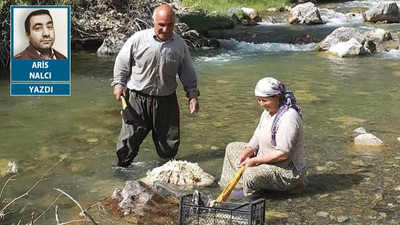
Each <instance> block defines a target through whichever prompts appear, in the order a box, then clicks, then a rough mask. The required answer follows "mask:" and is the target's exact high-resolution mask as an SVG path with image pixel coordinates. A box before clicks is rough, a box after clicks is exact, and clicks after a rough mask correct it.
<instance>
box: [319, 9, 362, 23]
mask: <svg viewBox="0 0 400 225" xmlns="http://www.w3.org/2000/svg"><path fill="white" fill-rule="evenodd" d="M320 13H321V19H322V21H324V23H325V25H327V26H342V25H349V24H360V23H363V22H364V19H363V17H362V15H361V14H360V13H347V14H344V13H341V12H336V11H334V10H332V9H320Z"/></svg>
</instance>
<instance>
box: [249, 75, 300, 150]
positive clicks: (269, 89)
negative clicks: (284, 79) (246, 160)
mask: <svg viewBox="0 0 400 225" xmlns="http://www.w3.org/2000/svg"><path fill="white" fill-rule="evenodd" d="M254 95H255V96H257V97H271V96H275V95H280V107H279V109H278V112H277V113H276V116H275V119H274V122H273V123H272V126H271V135H272V145H274V146H276V140H275V139H276V131H277V130H278V123H279V120H280V118H281V117H282V115H283V114H284V113H285V112H287V111H288V109H289V108H293V109H295V110H296V111H297V112H298V113H299V115H300V116H302V114H301V108H300V106H299V105H297V102H296V97H295V96H294V94H293V92H291V91H287V90H286V88H285V85H284V84H283V83H281V82H279V81H278V80H276V79H275V78H272V77H265V78H263V79H261V80H259V81H258V82H257V85H256V87H255V89H254Z"/></svg>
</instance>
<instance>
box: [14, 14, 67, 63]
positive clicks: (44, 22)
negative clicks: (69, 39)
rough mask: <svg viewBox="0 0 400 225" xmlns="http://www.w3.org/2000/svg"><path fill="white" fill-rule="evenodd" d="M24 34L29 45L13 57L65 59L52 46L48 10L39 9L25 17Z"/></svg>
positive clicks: (50, 22) (50, 18)
mask: <svg viewBox="0 0 400 225" xmlns="http://www.w3.org/2000/svg"><path fill="white" fill-rule="evenodd" d="M25 36H26V38H27V39H28V41H29V46H28V47H27V48H26V49H25V50H23V51H22V52H20V53H18V54H16V55H15V56H14V59H66V57H65V56H64V55H63V54H61V53H60V52H58V51H56V50H55V49H54V48H53V44H54V41H55V31H54V24H53V18H52V16H51V15H50V12H49V10H46V9H39V10H36V11H33V12H31V13H30V14H29V15H28V16H27V17H26V19H25Z"/></svg>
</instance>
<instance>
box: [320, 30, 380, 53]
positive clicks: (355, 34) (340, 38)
mask: <svg viewBox="0 0 400 225" xmlns="http://www.w3.org/2000/svg"><path fill="white" fill-rule="evenodd" d="M350 39H354V40H355V41H357V42H358V43H360V44H361V45H362V46H363V47H364V49H365V50H366V53H367V54H370V53H372V52H375V50H376V45H375V43H374V42H373V41H371V40H369V39H368V38H367V37H366V36H365V35H364V34H362V33H360V32H359V31H358V30H357V29H356V28H353V27H339V28H337V29H336V30H334V31H333V32H332V33H331V34H330V35H328V36H327V37H326V38H325V39H324V40H322V41H321V42H320V43H319V44H318V45H317V47H316V50H318V51H328V50H329V49H330V48H331V47H332V46H334V45H336V44H338V43H339V42H348V41H349V40H350ZM350 43H354V41H351V42H350ZM340 46H343V44H341V45H340ZM360 53H364V52H363V51H360Z"/></svg>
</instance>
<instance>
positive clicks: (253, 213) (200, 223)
mask: <svg viewBox="0 0 400 225" xmlns="http://www.w3.org/2000/svg"><path fill="white" fill-rule="evenodd" d="M194 202H195V199H194V197H193V194H187V195H183V196H181V197H180V202H179V218H178V224H179V225H264V221H265V200H264V199H258V200H256V201H253V202H248V203H226V202H223V203H216V204H215V205H214V207H208V206H204V205H203V206H201V205H202V204H199V205H198V204H195V203H194Z"/></svg>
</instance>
